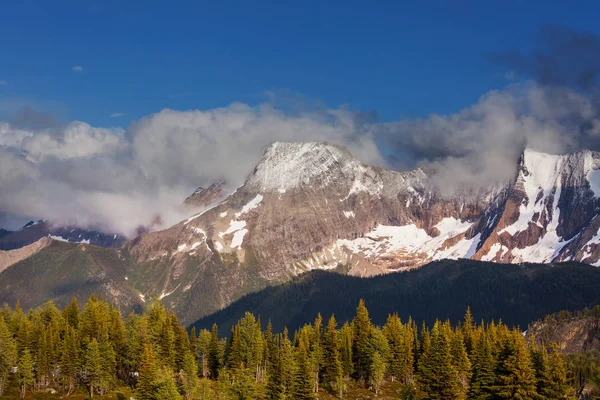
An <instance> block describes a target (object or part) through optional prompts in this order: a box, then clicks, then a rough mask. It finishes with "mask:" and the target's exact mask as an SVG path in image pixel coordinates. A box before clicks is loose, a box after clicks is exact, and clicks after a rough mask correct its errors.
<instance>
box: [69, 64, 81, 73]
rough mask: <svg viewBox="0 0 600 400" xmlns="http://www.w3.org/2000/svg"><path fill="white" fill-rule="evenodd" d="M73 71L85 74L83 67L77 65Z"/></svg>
mask: <svg viewBox="0 0 600 400" xmlns="http://www.w3.org/2000/svg"><path fill="white" fill-rule="evenodd" d="M71 69H72V70H73V72H83V67H82V66H81V65H76V66H74V67H73V68H71Z"/></svg>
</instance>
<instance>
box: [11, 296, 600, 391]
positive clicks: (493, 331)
mask: <svg viewBox="0 0 600 400" xmlns="http://www.w3.org/2000/svg"><path fill="white" fill-rule="evenodd" d="M265 325H266V328H265V329H263V328H262V326H263V325H262V324H261V321H260V318H256V317H255V316H254V315H252V314H250V313H247V314H246V315H245V316H244V317H243V318H242V319H240V320H239V321H238V322H237V324H236V325H235V326H234V327H233V328H232V329H231V331H230V332H219V330H218V327H217V326H216V325H214V326H213V327H212V329H211V330H210V331H209V330H201V331H199V332H196V331H195V329H192V330H191V332H188V331H187V330H186V329H185V327H184V326H182V325H181V324H180V323H179V321H178V319H177V317H176V315H175V314H174V313H169V312H167V311H166V310H165V308H164V307H163V306H162V305H161V304H160V302H155V303H153V304H152V305H151V306H149V308H148V310H147V311H146V312H145V313H143V314H133V313H132V314H130V315H128V316H127V317H126V318H123V317H122V316H121V315H120V313H119V311H118V309H117V308H115V307H114V306H113V305H110V304H108V303H106V302H105V301H103V300H102V299H98V298H95V297H94V296H92V297H91V298H90V299H89V301H88V302H87V303H86V304H85V305H84V306H83V307H82V308H81V310H80V307H79V305H78V303H77V301H76V300H73V301H72V302H71V303H70V304H69V305H68V306H67V307H65V308H64V309H63V310H62V311H60V310H59V309H57V308H56V307H55V306H54V304H52V303H51V302H49V303H47V304H45V305H44V306H43V307H41V308H39V309H36V310H34V311H29V312H28V313H25V312H23V310H21V308H20V307H19V305H18V304H17V305H16V307H15V308H14V309H11V308H9V307H8V306H5V307H4V308H3V309H2V310H1V312H0V393H2V394H3V395H4V396H11V397H25V396H31V395H32V394H34V393H42V392H46V391H48V390H49V389H51V390H55V391H56V392H57V394H56V395H57V396H63V397H64V396H69V395H76V394H78V393H86V394H87V396H89V397H98V396H103V395H107V394H109V393H111V394H114V393H115V390H117V391H118V390H119V388H126V389H127V390H129V393H132V395H133V396H134V397H135V398H136V399H157V400H158V399H184V398H185V399H317V398H334V397H338V398H356V397H350V396H352V393H354V391H355V390H357V389H360V388H362V389H361V390H364V391H368V393H371V395H369V397H371V396H376V395H377V394H379V393H380V392H381V390H382V388H385V387H393V388H394V396H393V397H392V398H399V399H516V398H518V399H522V400H527V399H542V398H543V399H564V398H568V396H569V395H570V394H572V393H574V392H573V389H572V388H571V386H572V385H571V383H572V382H573V378H574V376H572V372H571V371H570V370H568V369H567V364H566V362H565V359H564V358H563V356H562V355H561V354H560V353H559V352H558V350H557V349H556V348H555V347H552V346H545V345H544V346H542V345H536V344H535V342H534V341H533V340H527V339H525V337H524V335H523V334H522V332H521V331H520V330H519V329H517V328H510V327H508V326H507V325H505V324H503V323H502V322H494V321H487V322H481V323H476V322H475V320H474V318H473V316H472V315H471V312H470V310H468V309H467V312H466V315H465V317H464V320H463V321H461V322H459V323H458V324H456V325H452V324H451V323H450V322H449V321H436V322H435V323H434V324H433V325H432V326H430V327H428V326H426V325H425V324H422V325H419V324H417V323H416V321H413V320H412V319H410V318H409V319H407V320H406V321H401V319H400V318H399V317H398V315H397V314H392V315H389V316H388V318H387V321H386V323H385V324H384V325H383V326H380V327H378V326H375V325H374V324H373V323H372V322H371V319H370V317H369V312H368V310H367V308H366V306H365V304H364V302H363V301H362V300H361V301H360V302H359V304H358V307H357V308H356V313H355V315H354V318H353V319H352V321H350V322H345V323H343V324H341V326H340V324H338V323H337V321H336V319H335V316H333V315H331V316H329V317H328V318H327V319H326V320H324V319H323V318H322V316H321V315H320V314H318V315H317V316H316V319H315V320H314V322H313V323H312V324H306V325H304V326H302V327H301V328H299V329H297V330H296V331H295V332H288V330H287V329H284V330H283V331H282V332H273V330H272V328H271V324H270V323H267V324H265ZM599 375H600V374H599ZM599 378H600V376H599ZM11 397H9V398H11ZM369 397H367V398H369ZM362 398H365V397H362ZM385 398H389V397H385Z"/></svg>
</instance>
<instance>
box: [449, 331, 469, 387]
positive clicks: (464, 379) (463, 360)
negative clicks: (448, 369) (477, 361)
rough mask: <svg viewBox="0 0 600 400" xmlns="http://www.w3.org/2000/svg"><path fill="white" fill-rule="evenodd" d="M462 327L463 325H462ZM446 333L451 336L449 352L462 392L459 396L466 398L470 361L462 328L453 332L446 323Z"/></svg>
mask: <svg viewBox="0 0 600 400" xmlns="http://www.w3.org/2000/svg"><path fill="white" fill-rule="evenodd" d="M463 328H464V326H463ZM446 329H447V335H449V336H451V338H452V339H451V344H450V346H451V353H452V365H453V366H454V367H455V368H456V372H457V373H458V378H459V381H460V386H461V389H462V393H461V394H460V397H461V398H466V395H467V393H468V391H469V383H470V380H471V361H470V360H469V356H468V355H467V349H466V346H465V342H464V339H463V332H464V329H463V330H458V329H457V330H456V332H454V334H452V332H451V328H450V323H447V324H446Z"/></svg>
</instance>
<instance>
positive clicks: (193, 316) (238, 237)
mask: <svg viewBox="0 0 600 400" xmlns="http://www.w3.org/2000/svg"><path fill="white" fill-rule="evenodd" d="M506 168H510V169H514V170H515V171H516V172H515V177H514V179H512V180H511V181H509V182H504V183H501V184H494V185H490V186H488V187H482V188H478V189H470V190H459V189H457V190H456V191H455V192H454V194H453V195H447V194H444V193H442V192H440V191H439V190H438V189H437V187H436V185H435V179H433V177H434V173H435V171H432V170H431V168H425V167H424V168H419V169H416V170H413V171H409V172H396V171H390V170H386V169H383V168H378V167H373V166H369V165H365V164H363V163H361V162H360V161H359V160H357V159H356V158H354V157H353V156H352V155H351V154H350V153H349V152H348V151H346V150H345V149H343V148H340V147H337V146H333V145H330V144H327V143H317V142H310V143H281V142H276V143H273V144H271V145H270V146H268V147H267V148H266V150H265V152H264V154H263V156H262V158H261V160H260V162H259V163H258V164H257V166H256V168H255V169H254V170H253V171H252V172H251V173H250V174H249V176H248V178H247V180H246V181H245V183H244V184H243V185H242V186H240V187H239V188H238V189H237V190H235V191H234V192H233V193H230V192H227V189H226V185H225V184H224V183H222V182H218V183H215V184H213V185H211V186H209V187H208V188H206V189H203V188H200V189H199V190H197V191H196V193H194V194H193V195H192V196H190V197H189V198H188V199H186V204H188V205H190V206H194V207H197V208H200V209H201V212H199V213H196V214H194V215H192V216H190V217H189V218H187V219H185V220H183V221H181V222H180V223H178V224H176V225H174V226H172V227H170V228H168V229H165V230H162V231H156V232H147V233H143V234H141V235H140V236H138V237H136V238H135V239H133V240H130V241H128V242H126V243H125V244H124V245H123V246H122V247H120V248H119V249H118V250H114V254H117V253H118V254H119V256H118V258H119V259H122V260H126V265H125V266H123V268H124V269H125V271H126V273H127V276H128V279H129V280H128V282H127V287H129V288H130V289H131V290H133V292H135V293H136V294H137V295H138V298H139V299H141V301H142V303H143V301H145V300H144V299H146V301H147V299H151V298H159V299H161V300H162V301H163V302H164V303H165V305H166V306H167V307H169V308H170V309H172V310H175V311H176V312H177V313H178V315H179V316H180V318H181V319H182V320H183V321H184V322H186V323H189V322H192V321H195V320H197V319H199V318H201V317H203V316H206V315H208V314H211V313H213V312H215V311H217V310H219V309H222V308H224V307H226V306H228V305H229V304H231V303H232V302H234V301H235V300H237V299H239V298H240V297H241V296H243V295H245V294H247V293H250V292H255V291H258V290H261V289H263V288H265V287H267V286H272V285H277V284H280V283H284V282H288V281H290V279H292V278H294V277H296V276H298V275H300V274H302V273H305V272H308V271H311V270H336V271H338V272H341V273H344V274H349V275H353V276H358V277H370V276H376V275H381V274H388V273H390V272H397V271H407V270H411V269H415V268H418V267H421V266H423V265H426V264H428V263H431V262H434V261H437V260H442V259H463V258H464V259H473V260H481V261H494V262H498V263H515V264H519V263H523V262H536V263H555V262H562V261H581V262H584V263H589V264H593V265H600V235H599V234H598V228H599V227H600V226H599V224H600V219H598V218H597V216H598V213H599V212H600V198H599V197H598V196H600V172H599V169H598V168H600V155H599V154H598V153H595V152H591V151H582V152H578V153H573V154H567V155H562V156H556V155H548V154H543V153H539V152H536V151H533V150H530V149H526V150H525V151H524V152H523V154H522V156H521V157H520V160H519V161H518V164H516V165H514V166H506ZM50 230H51V228H50V227H49V226H48V224H46V223H44V222H43V221H42V222H38V223H32V224H30V226H28V227H26V228H24V229H22V230H20V231H19V232H15V233H13V234H10V235H7V236H5V237H4V238H1V239H0V248H11V247H10V246H8V245H10V244H11V243H20V244H21V245H22V244H27V243H33V242H34V241H36V240H38V239H39V238H41V237H46V236H48V235H51V236H54V237H57V236H60V237H61V238H63V239H67V240H69V241H71V242H81V241H84V240H85V241H86V242H87V240H89V241H90V244H100V245H107V246H112V245H114V246H117V245H118V241H119V240H121V241H122V240H123V239H122V238H120V237H113V236H107V235H104V236H97V237H96V238H93V237H89V236H85V234H84V233H83V232H79V231H77V230H76V229H75V230H67V229H65V228H62V230H61V231H59V232H57V231H52V232H51V231H50ZM34 232H38V233H35V234H33V233H34ZM80 235H81V236H80ZM99 235H100V234H99ZM111 238H113V239H111ZM104 239H107V240H108V242H106V243H105V242H103V240H104ZM111 240H115V242H114V243H112V242H111ZM7 244H8V245H7ZM3 245H4V246H5V247H2V246H3ZM73 246H74V247H77V245H73ZM65 248H70V247H65ZM45 251H48V250H47V248H43V249H42V250H40V252H45ZM22 262H23V261H21V262H20V263H16V264H14V265H12V266H11V267H9V268H7V269H6V270H5V271H4V272H3V273H2V274H4V273H6V272H7V271H9V270H11V269H18V268H21V266H22V265H23V264H22ZM123 262H125V261H123ZM0 275H1V274H0ZM21 276H23V277H25V276H26V275H21ZM15 279H16V278H15ZM23 279H25V278H23ZM75 289H76V288H73V290H75ZM7 290H8V289H7ZM11 290H12V289H11ZM140 296H141V297H140Z"/></svg>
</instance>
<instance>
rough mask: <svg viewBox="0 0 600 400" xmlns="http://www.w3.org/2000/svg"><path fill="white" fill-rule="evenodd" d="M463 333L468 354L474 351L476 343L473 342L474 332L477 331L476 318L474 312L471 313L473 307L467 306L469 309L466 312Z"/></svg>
mask: <svg viewBox="0 0 600 400" xmlns="http://www.w3.org/2000/svg"><path fill="white" fill-rule="evenodd" d="M461 330H462V335H463V338H464V342H465V348H466V350H467V354H469V355H471V354H472V353H473V348H474V347H475V346H474V343H473V332H474V331H475V320H474V319H473V314H471V307H470V306H469V307H467V311H466V312H465V318H464V321H463V325H462V327H461Z"/></svg>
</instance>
